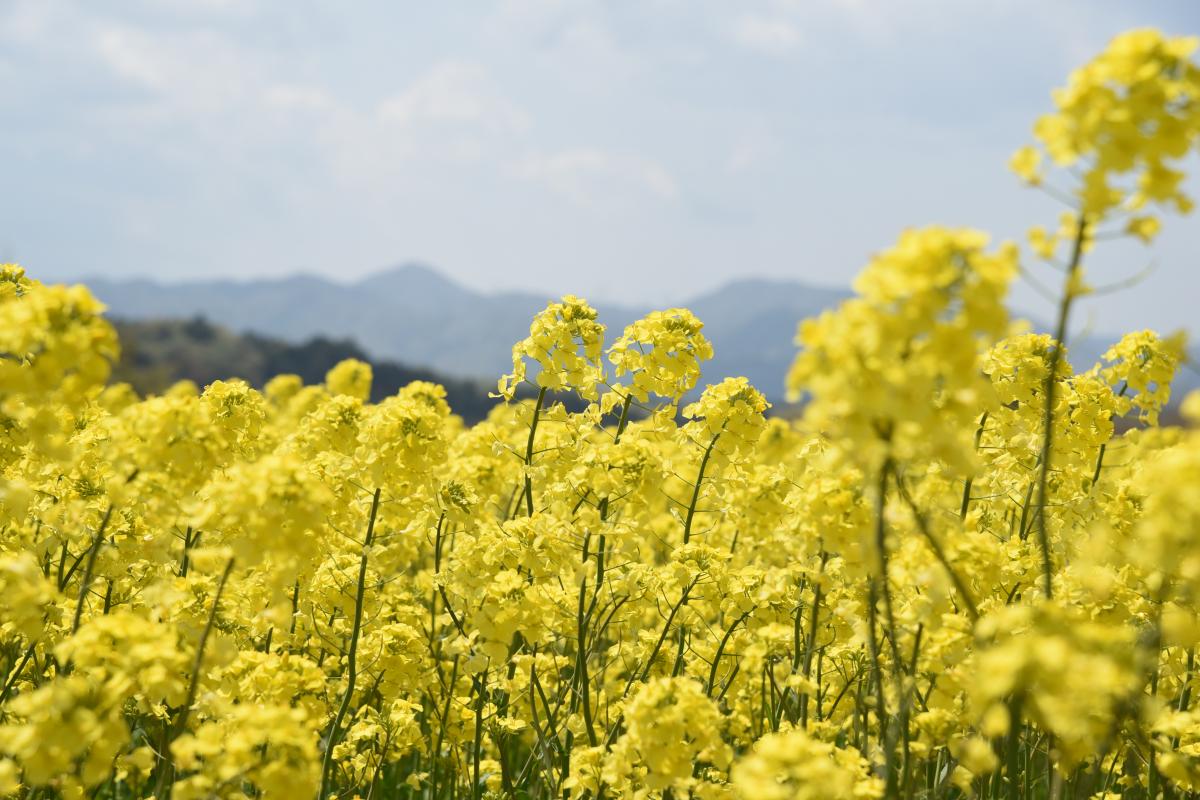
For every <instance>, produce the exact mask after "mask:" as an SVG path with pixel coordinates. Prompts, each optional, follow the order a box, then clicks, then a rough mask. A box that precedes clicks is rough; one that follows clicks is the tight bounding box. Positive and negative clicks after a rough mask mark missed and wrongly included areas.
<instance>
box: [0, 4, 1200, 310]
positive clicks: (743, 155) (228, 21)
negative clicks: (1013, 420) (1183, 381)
mask: <svg viewBox="0 0 1200 800" xmlns="http://www.w3.org/2000/svg"><path fill="white" fill-rule="evenodd" d="M1141 25H1155V26H1158V27H1161V28H1163V29H1164V30H1167V31H1169V32H1172V33H1178V34H1185V33H1186V34H1196V33H1200V2H1197V0H1178V1H1177V2H1167V1H1166V0H1161V1H1155V0H1144V1H1140V2H1103V1H1098V0H1011V1H1009V2H983V1H982V0H980V1H978V2H972V1H970V0H911V1H902V0H872V1H869V0H795V1H794V2H786V1H784V0H780V1H779V2H732V1H731V0H697V1H696V2H683V0H627V1H626V2H556V1H555V0H512V2H497V3H482V2H465V1H464V2H411V3H401V2H390V1H384V0H380V1H379V2H365V1H364V0H355V1H354V2H332V1H331V2H315V1H314V0H274V1H273V2H267V0H141V1H138V0H106V1H105V2H83V0H79V2H67V1H66V0H0V115H2V117H0V153H2V157H0V179H2V185H3V191H0V258H4V259H6V260H18V261H20V262H21V263H23V264H24V265H25V266H26V267H27V268H28V269H29V270H30V271H31V272H32V273H33V274H34V275H35V276H37V277H42V278H46V279H61V278H75V277H80V276H85V275H90V274H102V275H106V276H135V275H154V276H157V277H160V278H162V279H169V280H177V279H185V278H197V277H204V276H241V277H251V276H277V275H284V274H287V273H292V272H296V271H309V272H316V273H321V274H324V275H329V276H337V277H340V278H345V279H351V278H354V277H357V276H361V275H364V274H367V273H369V272H372V271H375V270H378V269H381V268H383V267H386V266H389V265H392V264H396V263H399V262H402V261H408V260H420V261H424V262H426V263H429V264H431V265H434V266H436V267H438V268H439V269H441V270H442V271H443V272H445V273H446V274H448V275H450V276H452V277H453V278H455V279H457V280H459V281H461V282H463V283H465V284H468V285H471V286H474V287H477V288H483V289H499V288H521V289H534V290H538V291H542V292H544V293H546V294H547V295H551V294H555V293H562V292H566V291H573V292H577V293H582V294H585V295H588V296H591V297H595V298H603V299H621V300H639V301H647V302H679V301H681V300H683V299H685V298H686V297H688V296H689V295H692V294H695V293H696V292H699V291H702V290H705V289H709V288H712V287H714V286H717V285H719V284H721V283H723V282H725V281H728V280H730V279H732V278H735V277H738V276H774V277H788V278H795V279H799V280H806V281H812V282H819V283H823V284H830V285H847V284H848V283H849V282H850V280H851V278H852V276H853V275H854V274H855V272H856V271H857V270H858V269H859V268H860V267H861V266H862V264H863V263H864V262H865V260H866V259H867V258H868V257H869V255H870V253H871V252H872V251H874V250H877V249H879V248H881V247H884V246H886V245H888V244H889V243H890V242H891V241H893V240H894V239H895V237H896V235H897V233H898V232H899V231H900V230H901V229H902V228H904V227H905V226H909V225H921V224H926V223H931V222H940V223H946V224H955V225H972V226H976V227H980V228H984V229H986V230H989V231H991V232H993V233H994V234H996V235H997V236H998V237H1001V236H1016V235H1020V234H1021V232H1022V231H1024V229H1025V228H1026V227H1027V226H1028V225H1030V224H1033V223H1038V222H1044V223H1051V224H1052V223H1053V222H1054V221H1055V219H1056V217H1057V213H1058V209H1057V207H1056V206H1055V205H1054V204H1053V203H1051V202H1049V201H1047V200H1045V199H1044V198H1042V197H1040V196H1039V195H1038V194H1037V193H1036V192H1033V191H1030V190H1027V189H1022V188H1021V187H1020V186H1019V185H1018V183H1017V181H1016V180H1015V178H1013V177H1012V176H1011V175H1009V174H1008V172H1007V170H1006V167H1005V164H1006V162H1007V160H1008V156H1009V154H1010V153H1011V152H1012V150H1014V149H1015V148H1016V147H1017V146H1019V145H1021V144H1023V143H1025V142H1026V141H1027V140H1028V136H1029V134H1028V131H1029V129H1030V126H1031V125H1032V123H1033V121H1034V119H1035V118H1036V117H1037V115H1038V114H1040V113H1042V112H1044V111H1046V110H1048V108H1049V103H1050V100H1049V93H1050V90H1051V89H1052V88H1053V87H1055V86H1057V85H1060V84H1061V83H1062V82H1063V81H1064V80H1065V77H1066V75H1067V73H1068V71H1069V70H1070V69H1071V68H1072V67H1073V66H1075V65H1078V64H1080V63H1082V62H1083V61H1084V60H1086V59H1087V58H1088V57H1089V56H1090V55H1092V54H1093V53H1095V52H1096V51H1098V50H1099V49H1100V48H1102V47H1103V46H1104V44H1105V43H1106V42H1107V40H1108V39H1109V38H1110V37H1111V36H1112V35H1113V34H1114V33H1116V32H1118V31H1120V30H1122V29H1125V28H1128V27H1133V26H1141ZM1198 162H1200V159H1193V160H1192V163H1191V164H1190V165H1189V166H1190V167H1191V168H1193V169H1195V168H1196V167H1197V166H1198ZM1197 171H1200V170H1197ZM1190 186H1191V190H1192V192H1193V194H1195V195H1200V181H1198V180H1197V179H1196V178H1195V177H1194V176H1193V178H1192V179H1191V180H1190ZM1198 261H1200V218H1197V217H1192V218H1185V219H1169V220H1168V221H1167V224H1166V226H1165V232H1164V234H1163V236H1162V239H1161V241H1160V242H1159V244H1158V245H1157V246H1156V247H1155V248H1153V249H1151V250H1146V249H1144V248H1140V247H1125V246H1117V247H1116V248H1115V249H1114V250H1111V251H1110V257H1109V258H1107V259H1105V260H1104V263H1103V264H1099V265H1098V274H1097V279H1098V280H1106V279H1108V278H1116V277H1120V276H1124V275H1128V274H1130V273H1134V272H1137V271H1139V270H1140V269H1142V268H1143V267H1145V266H1146V265H1147V264H1148V263H1150V262H1154V263H1155V264H1156V270H1155V271H1154V273H1153V274H1152V275H1151V276H1150V277H1149V278H1148V279H1147V280H1146V281H1144V282H1143V283H1142V284H1141V285H1140V286H1138V287H1136V288H1134V289H1132V290H1128V291H1126V292H1123V293H1122V294H1120V295H1117V296H1113V297H1109V298H1103V299H1100V300H1097V301H1094V302H1092V303H1091V305H1090V307H1091V309H1093V310H1094V312H1095V314H1096V319H1095V325H1096V326H1097V327H1099V328H1102V329H1113V328H1115V327H1120V326H1134V325H1155V326H1159V327H1173V326H1179V325H1190V326H1191V327H1193V328H1194V329H1200V325H1196V324H1194V322H1193V320H1194V319H1195V316H1196V312H1195V309H1196V307H1197V303H1198V301H1200V264H1198V263H1197V262H1198ZM1017 302H1018V304H1019V305H1021V306H1023V307H1024V308H1026V309H1029V310H1030V311H1033V312H1035V313H1041V312H1043V311H1044V310H1045V309H1046V305H1045V304H1044V302H1043V301H1040V300H1038V299H1037V297H1036V296H1035V295H1034V294H1033V293H1032V292H1031V290H1029V289H1028V288H1023V289H1021V290H1019V292H1018V296H1017ZM1086 322H1087V320H1086V314H1085V318H1081V325H1082V324H1086Z"/></svg>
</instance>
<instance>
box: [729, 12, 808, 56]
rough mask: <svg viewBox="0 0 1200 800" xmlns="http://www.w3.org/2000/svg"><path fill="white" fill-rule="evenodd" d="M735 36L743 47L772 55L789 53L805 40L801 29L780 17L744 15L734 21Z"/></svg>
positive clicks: (735, 39)
mask: <svg viewBox="0 0 1200 800" xmlns="http://www.w3.org/2000/svg"><path fill="white" fill-rule="evenodd" d="M733 38H734V41H736V42H737V43H738V44H740V45H742V46H743V47H748V48H750V49H751V50H757V51H759V52H763V53H769V54H771V55H782V54H784V53H788V52H790V51H792V50H795V49H796V48H798V47H799V46H800V45H801V44H802V43H803V42H804V37H803V35H802V34H801V33H800V29H799V28H797V27H796V26H795V25H794V24H793V23H791V22H790V21H788V20H786V19H783V18H780V17H774V18H768V17H758V16H747V17H742V18H741V19H739V20H738V21H737V22H736V23H734V26H733Z"/></svg>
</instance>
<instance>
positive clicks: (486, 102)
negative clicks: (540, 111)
mask: <svg viewBox="0 0 1200 800" xmlns="http://www.w3.org/2000/svg"><path fill="white" fill-rule="evenodd" d="M378 116H379V118H380V119H381V120H383V121H385V122H388V123H391V124H394V125H397V126H399V127H402V128H413V127H418V126H421V125H423V124H426V123H435V124H440V123H448V124H460V125H461V124H467V125H471V126H474V127H478V128H482V129H485V130H492V131H521V130H524V129H525V128H527V127H528V126H529V118H528V116H527V115H526V114H525V112H524V111H522V110H521V109H520V108H519V107H518V106H517V105H516V104H515V103H513V102H511V101H510V100H509V99H508V98H507V97H505V96H504V95H503V94H502V93H501V92H500V90H499V88H498V87H497V86H496V85H495V83H494V82H493V81H492V80H491V78H490V76H489V75H488V74H487V72H486V70H484V69H483V68H482V67H481V66H479V65H478V64H472V63H468V62H462V61H444V62H442V63H440V64H437V65H435V66H434V67H433V68H432V69H431V70H429V71H428V72H427V73H425V74H424V75H422V76H421V77H420V78H418V79H417V80H415V81H413V83H411V84H410V85H409V86H408V87H407V88H406V89H404V91H402V92H400V93H399V94H396V95H393V96H392V97H389V98H387V99H385V100H383V101H382V102H381V103H380V104H379V106H378Z"/></svg>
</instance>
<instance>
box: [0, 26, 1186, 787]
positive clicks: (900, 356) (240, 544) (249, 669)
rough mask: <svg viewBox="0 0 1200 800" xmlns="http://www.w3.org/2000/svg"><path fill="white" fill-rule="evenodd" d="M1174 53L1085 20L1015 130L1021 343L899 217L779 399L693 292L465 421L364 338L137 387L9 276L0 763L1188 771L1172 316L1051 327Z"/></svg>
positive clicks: (566, 332) (1131, 187)
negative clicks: (1045, 164) (374, 391)
mask: <svg viewBox="0 0 1200 800" xmlns="http://www.w3.org/2000/svg"><path fill="white" fill-rule="evenodd" d="M1195 48H1196V42H1195V41H1193V40H1187V39H1169V38H1165V37H1163V36H1161V35H1159V34H1157V33H1155V32H1153V31H1136V32H1133V33H1130V34H1125V35H1123V36H1121V37H1118V38H1117V39H1116V40H1115V41H1114V42H1113V44H1112V46H1111V47H1110V48H1109V50H1108V51H1106V52H1105V53H1104V54H1102V55H1101V56H1100V57H1098V58H1097V59H1096V60H1095V61H1093V62H1092V63H1091V64H1089V65H1087V66H1086V67H1084V68H1083V69H1082V70H1080V71H1078V72H1077V73H1076V74H1075V75H1073V76H1072V78H1071V81H1070V84H1069V86H1068V87H1067V88H1066V89H1064V90H1062V91H1060V92H1059V93H1057V94H1056V96H1055V100H1056V105H1057V108H1058V110H1057V111H1056V112H1055V113H1054V114H1052V115H1051V116H1049V117H1047V118H1046V119H1045V120H1043V121H1042V122H1040V123H1039V124H1038V126H1037V131H1036V135H1037V138H1038V140H1039V142H1040V143H1041V144H1042V146H1043V147H1044V148H1045V150H1046V151H1048V152H1049V153H1050V155H1051V156H1052V158H1053V159H1054V161H1055V162H1056V163H1058V164H1061V165H1064V166H1071V167H1073V168H1074V171H1073V172H1064V173H1063V174H1064V175H1066V176H1068V177H1069V176H1070V175H1075V176H1076V179H1077V180H1079V186H1078V187H1077V191H1074V192H1073V193H1072V192H1059V193H1058V194H1059V196H1061V197H1064V198H1074V206H1073V208H1072V209H1071V210H1070V211H1069V212H1068V217H1067V219H1066V222H1065V224H1064V225H1063V226H1062V228H1061V230H1060V231H1059V232H1058V233H1056V234H1054V235H1053V236H1052V235H1051V234H1049V233H1047V232H1046V231H1045V229H1039V231H1040V233H1036V234H1035V235H1033V237H1032V243H1033V249H1034V251H1035V253H1036V254H1037V255H1039V256H1040V257H1042V258H1046V259H1055V258H1057V256H1058V254H1059V249H1060V248H1059V245H1060V244H1062V243H1063V242H1065V243H1066V244H1067V246H1068V248H1067V249H1068V250H1069V253H1070V255H1069V259H1070V260H1069V262H1068V263H1067V264H1065V265H1063V266H1064V267H1065V272H1066V282H1065V283H1064V285H1063V289H1062V301H1061V304H1060V309H1059V316H1058V325H1057V330H1056V331H1055V332H1054V333H1053V334H1050V333H1036V332H1031V331H1029V330H1028V326H1024V325H1022V324H1020V323H1015V322H1013V321H1011V320H1010V318H1009V315H1008V312H1007V309H1006V305H1005V300H1006V296H1007V291H1008V288H1009V285H1010V283H1011V282H1012V281H1013V280H1014V278H1015V277H1016V276H1017V275H1018V274H1019V272H1020V269H1021V267H1020V261H1021V257H1020V252H1019V251H1018V248H1017V247H1016V246H1014V245H1012V244H999V245H997V246H992V245H990V244H989V242H988V238H987V236H986V235H984V234H983V233H981V232H979V231H975V230H970V229H956V228H942V227H928V228H921V229H912V230H909V231H906V232H904V233H903V234H901V236H900V238H899V240H898V242H897V243H896V244H895V245H894V246H892V247H890V248H888V249H886V250H883V251H882V252H880V253H879V255H878V256H876V257H875V258H874V259H872V261H871V262H870V264H869V265H868V266H867V267H866V269H865V270H864V271H863V273H862V275H861V276H860V278H859V280H858V282H857V283H856V289H857V292H858V297H856V298H855V299H852V300H849V301H848V302H846V303H844V304H843V305H841V306H840V307H838V308H836V309H832V310H830V311H828V312H827V313H825V314H823V315H822V316H820V317H819V318H817V319H815V320H810V321H807V322H804V323H803V324H802V325H801V327H800V331H799V334H798V344H799V346H800V352H799V354H798V356H797V358H796V361H795V365H794V367H793V369H792V371H791V373H790V375H789V376H788V378H787V384H788V388H789V389H790V390H791V391H792V393H793V394H794V395H795V396H796V397H798V398H803V399H805V401H806V405H805V407H804V411H803V414H802V416H801V417H799V418H797V419H784V418H780V417H777V416H776V417H768V416H767V415H768V413H769V412H770V406H769V404H768V402H767V400H766V398H765V397H764V395H763V394H762V393H761V392H760V391H759V390H758V389H757V388H755V387H754V386H751V385H750V384H749V383H748V382H747V381H746V380H745V379H744V378H726V379H724V380H721V381H718V382H713V383H710V384H707V385H704V384H703V381H702V378H701V372H702V362H704V361H706V360H707V359H709V358H711V357H712V349H713V348H712V345H711V344H710V343H709V341H708V340H707V339H706V337H705V336H704V335H703V332H702V327H703V326H702V323H701V321H700V320H698V319H697V318H696V317H695V316H694V315H692V314H691V313H690V312H688V311H686V310H684V309H669V310H665V311H661V312H656V313H653V314H651V315H649V316H647V317H646V318H645V319H643V320H640V321H638V322H636V323H634V324H632V325H630V326H629V327H628V328H627V329H626V330H625V331H624V332H623V333H622V335H621V336H619V337H617V338H616V339H615V340H613V341H611V343H609V344H608V345H607V347H606V342H605V336H606V333H607V330H606V328H605V326H604V324H603V323H602V322H601V321H600V320H599V315H598V314H597V312H596V311H595V309H594V308H592V307H591V306H590V305H588V303H587V302H586V301H585V300H582V299H580V298H577V297H572V296H568V297H564V298H562V300H561V301H559V302H554V303H551V304H549V305H548V306H547V308H546V310H545V311H544V312H542V313H540V314H538V316H537V317H536V319H535V320H534V321H533V324H532V326H531V328H530V334H529V337H528V338H526V339H524V340H522V341H520V342H518V343H517V344H516V346H515V347H514V349H513V372H512V373H511V374H510V375H507V376H505V377H504V378H502V379H501V380H500V383H499V387H498V388H499V394H500V395H501V396H503V397H504V398H505V403H504V404H502V405H500V406H498V407H497V409H496V410H495V411H494V412H493V413H492V414H491V416H490V417H489V418H488V419H487V420H485V421H484V422H482V423H480V424H478V425H476V426H474V427H470V428H468V427H466V426H464V425H463V423H462V422H461V420H460V419H459V418H457V417H456V416H454V415H453V413H452V410H451V409H450V408H449V407H448V406H447V403H446V400H445V392H444V391H443V390H442V388H441V387H439V386H436V385H433V384H428V383H420V382H418V383H414V384H411V385H410V386H408V387H406V388H404V389H402V390H401V391H400V392H398V393H397V394H396V395H395V396H393V397H390V398H388V399H385V400H383V401H382V402H379V403H371V402H370V401H369V398H370V396H371V395H370V389H371V370H370V367H369V366H368V365H366V364H363V363H360V362H356V361H348V362H345V363H343V364H341V365H339V366H337V367H336V368H334V369H333V370H331V371H330V372H329V374H328V376H327V378H326V380H325V381H324V383H323V384H321V385H316V386H304V385H303V384H302V382H301V381H300V380H299V379H298V378H295V377H294V376H282V377H279V378H276V379H274V380H273V381H271V382H270V384H269V385H268V386H267V387H265V389H264V390H263V391H258V390H255V389H254V388H252V387H250V386H248V385H247V384H246V383H244V382H241V381H237V380H229V381H219V382H216V383H213V384H212V385H210V386H208V387H205V388H204V389H203V390H200V389H199V388H197V387H196V386H194V385H191V384H180V385H178V386H175V387H174V388H172V389H171V390H169V391H168V392H166V393H165V394H163V395H162V396H158V397H149V398H144V399H143V398H139V397H137V396H135V395H134V393H133V392H132V391H131V390H130V389H129V388H128V387H125V386H122V385H109V384H108V383H107V379H108V369H109V365H110V362H111V361H112V359H113V358H114V357H115V356H116V354H117V352H118V342H117V339H116V336H115V334H114V333H113V329H112V327H111V326H110V325H109V324H108V322H106V321H105V319H104V317H103V314H102V312H103V308H102V307H101V305H100V304H99V303H98V302H97V301H96V300H95V299H94V298H93V297H92V296H91V295H90V293H89V292H88V291H87V290H86V289H85V288H83V287H61V286H47V285H43V284H41V283H39V282H37V281H35V280H33V279H31V278H29V277H28V276H27V275H26V274H25V273H24V271H23V270H22V269H21V268H19V267H16V266H15V265H5V266H3V267H0V664H3V669H2V670H0V795H4V796H10V795H11V796H19V797H24V798H35V797H36V798H46V797H70V798H81V797H105V798H146V797H156V798H167V797H175V798H182V799H184V800H191V799H192V798H197V799H198V798H249V797H261V798H280V799H281V800H282V799H286V798H297V797H301V798H303V797H312V798H318V800H326V799H327V798H332V797H337V798H349V797H360V798H383V797H410V798H429V799H430V800H434V798H463V797H470V798H482V797H483V796H484V795H487V796H489V797H510V798H539V799H543V800H550V798H593V800H601V799H602V798H617V797H619V798H631V799H634V798H636V799H637V800H641V799H642V798H683V797H696V798H704V799H706V800H707V799H709V798H711V799H712V800H739V799H740V800H759V798H765V800H786V799H789V798H795V799H796V800H799V799H800V798H814V800H815V799H816V798H847V799H851V798H852V799H853V800H868V799H870V798H881V797H888V798H892V797H896V798H899V797H904V798H916V797H920V798H930V800H933V799H934V798H951V797H975V796H978V797H1005V798H1048V797H1075V798H1084V797H1100V798H1116V797H1130V798H1159V797H1180V796H1183V795H1185V794H1194V793H1195V792H1197V791H1200V708H1198V707H1197V705H1196V703H1195V695H1196V693H1197V683H1198V681H1200V663H1197V659H1196V655H1197V653H1196V651H1197V647H1198V646H1200V431H1198V430H1197V426H1198V425H1200V395H1193V396H1192V397H1190V398H1187V399H1186V400H1184V402H1183V403H1182V413H1183V415H1184V417H1185V419H1187V420H1190V423H1189V424H1188V425H1185V426H1182V427H1160V426H1159V417H1160V416H1161V415H1163V412H1164V409H1166V408H1167V404H1168V403H1169V402H1170V400H1171V396H1170V384H1171V380H1172V377H1173V375H1174V373H1175V371H1176V369H1177V368H1178V367H1179V365H1180V363H1181V362H1182V361H1183V360H1184V359H1185V357H1186V354H1185V348H1184V346H1183V341H1182V339H1181V338H1180V337H1177V336H1166V337H1164V336H1159V335H1158V334H1156V333H1153V332H1150V331H1140V332H1135V333H1131V334H1129V335H1127V336H1126V337H1124V338H1123V339H1121V340H1120V341H1119V342H1118V343H1116V344H1115V345H1114V346H1113V347H1112V349H1110V350H1109V351H1108V352H1107V353H1105V354H1104V356H1103V358H1102V360H1101V362H1100V363H1098V364H1096V365H1094V366H1093V365H1072V363H1071V360H1070V353H1069V352H1068V351H1067V346H1066V345H1067V343H1066V342H1065V341H1064V340H1065V338H1066V334H1067V331H1068V326H1067V320H1068V314H1069V312H1070V310H1071V307H1072V302H1073V300H1074V299H1075V298H1076V297H1078V296H1079V295H1080V294H1082V293H1083V292H1084V291H1085V289H1086V285H1085V283H1084V282H1083V278H1082V276H1083V262H1084V256H1085V255H1086V253H1088V252H1090V250H1091V248H1092V247H1094V246H1098V243H1099V242H1100V241H1102V238H1100V237H1097V236H1096V233H1097V229H1098V228H1099V227H1100V226H1102V225H1107V224H1110V223H1111V222H1112V221H1114V220H1116V221H1117V225H1118V227H1117V228H1116V233H1117V234H1122V233H1123V234H1124V235H1129V236H1134V237H1137V238H1140V239H1143V240H1147V239H1149V238H1152V235H1153V232H1154V231H1156V230H1157V224H1158V222H1157V219H1154V220H1153V222H1151V221H1149V220H1150V218H1148V217H1146V216H1145V215H1144V213H1143V211H1142V209H1143V208H1144V207H1147V206H1149V205H1155V206H1158V207H1171V208H1174V209H1176V210H1179V211H1186V210H1187V208H1188V207H1189V202H1188V201H1187V200H1186V198H1184V197H1183V196H1182V194H1180V193H1179V188H1178V187H1179V184H1180V179H1179V175H1180V173H1179V172H1178V165H1179V163H1180V162H1181V160H1182V158H1183V157H1184V156H1186V155H1187V153H1189V152H1191V151H1192V150H1193V149H1194V145H1195V143H1196V141H1197V137H1198V136H1200V71H1198V69H1197V67H1196V66H1195V64H1194V63H1193V62H1191V61H1190V60H1189V59H1190V58H1191V56H1192V54H1193V52H1194V50H1195ZM1040 152H1041V151H1039V150H1034V149H1027V150H1023V151H1021V152H1020V153H1018V155H1017V157H1016V158H1015V159H1014V162H1013V166H1014V168H1015V169H1016V170H1017V171H1018V172H1019V173H1020V174H1021V175H1022V176H1023V177H1024V178H1025V179H1026V180H1027V181H1028V182H1030V183H1033V184H1036V185H1039V186H1047V185H1049V184H1050V182H1051V181H1052V176H1050V175H1048V174H1046V173H1045V172H1044V171H1043V169H1042V165H1041V160H1040V157H1039V155H1038V154H1039V153H1040ZM1122 177H1124V178H1127V179H1128V180H1127V182H1126V183H1125V184H1119V182H1114V181H1118V179H1120V178H1122ZM1119 185H1120V186H1124V188H1118V186H1119ZM1122 215H1123V216H1122ZM1110 233H1111V231H1110ZM1076 367H1079V369H1077V368H1076ZM523 385H524V387H523ZM701 387H703V388H701ZM519 390H521V391H520V393H518V392H519ZM564 392H571V393H573V394H574V395H575V396H576V397H577V398H579V399H582V404H580V402H575V403H573V404H572V405H571V407H570V409H569V408H568V407H567V406H566V405H565V404H564V403H563V402H562V399H563V395H562V393H564ZM526 396H528V397H530V399H518V398H520V397H526ZM571 409H575V410H571Z"/></svg>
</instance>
